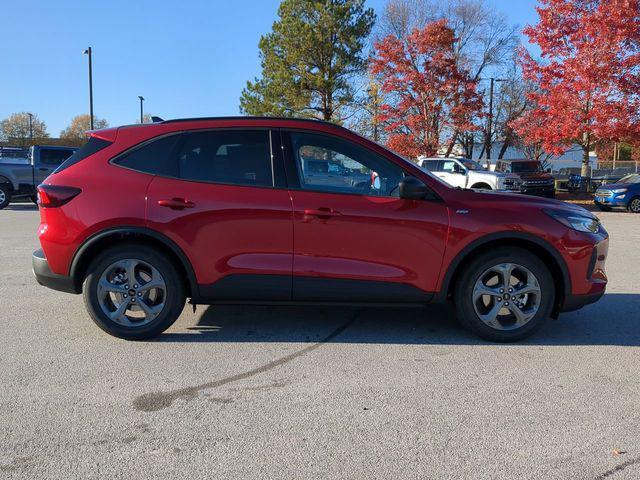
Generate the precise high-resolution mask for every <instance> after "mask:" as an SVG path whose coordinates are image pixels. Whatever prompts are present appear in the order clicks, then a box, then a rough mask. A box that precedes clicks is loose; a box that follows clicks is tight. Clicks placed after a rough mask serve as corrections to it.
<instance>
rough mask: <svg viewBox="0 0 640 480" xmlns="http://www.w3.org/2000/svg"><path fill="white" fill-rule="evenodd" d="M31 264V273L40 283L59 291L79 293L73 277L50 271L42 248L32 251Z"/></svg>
mask: <svg viewBox="0 0 640 480" xmlns="http://www.w3.org/2000/svg"><path fill="white" fill-rule="evenodd" d="M31 264H32V266H33V274H34V275H35V277H36V280H37V281H38V283H39V284H40V285H42V286H44V287H49V288H51V289H53V290H58V291H60V292H66V293H80V291H79V289H78V288H77V287H76V285H75V282H74V281H73V278H71V277H68V276H66V275H58V274H57V273H53V272H52V271H51V268H49V262H47V257H46V256H45V255H44V252H43V251H42V249H40V250H36V251H35V252H33V255H32V256H31Z"/></svg>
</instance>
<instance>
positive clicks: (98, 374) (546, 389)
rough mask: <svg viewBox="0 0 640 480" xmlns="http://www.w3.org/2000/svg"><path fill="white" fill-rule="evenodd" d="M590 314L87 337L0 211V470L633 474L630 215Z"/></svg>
mask: <svg viewBox="0 0 640 480" xmlns="http://www.w3.org/2000/svg"><path fill="white" fill-rule="evenodd" d="M602 218H603V222H604V224H605V226H606V228H607V229H608V230H609V232H610V234H611V248H610V255H609V260H608V274H609V276H610V280H611V281H610V286H609V289H608V293H607V295H606V296H605V297H604V298H603V300H601V301H600V302H599V303H597V304H595V305H592V306H588V307H585V308H584V309H583V310H581V311H578V312H573V313H568V314H564V315H562V316H561V318H560V320H558V321H551V322H549V323H548V324H547V325H546V326H545V328H543V330H542V332H540V333H539V334H538V335H536V336H535V337H534V338H532V339H530V340H528V341H526V342H524V343H520V344H515V345H495V344H489V343H485V342H483V341H480V340H477V339H476V338H475V337H473V336H471V335H469V334H467V333H466V332H465V331H463V330H462V329H461V328H459V327H458V326H457V324H456V323H455V322H454V320H453V316H452V312H451V310H450V309H448V308H445V307H430V308H424V309H414V308H402V309H391V308H369V309H355V308H337V307H305V308H303V307H286V308H285V307H243V306H238V307H230V306H229V307H204V306H200V307H198V308H197V310H196V312H195V313H193V312H192V310H191V309H190V308H185V311H184V313H183V315H182V317H181V318H180V320H179V321H178V322H177V323H176V324H175V325H174V326H173V327H172V328H171V329H170V330H168V332H167V333H165V334H164V335H163V336H162V337H161V338H160V340H158V341H151V342H139V343H132V342H126V341H123V340H118V339H115V338H112V337H110V336H108V335H106V334H105V333H103V332H102V331H101V330H99V329H98V328H97V327H96V326H94V324H93V323H92V322H91V320H90V319H89V317H88V315H87V314H86V313H85V310H84V306H83V303H82V298H81V296H72V295H66V294H62V293H57V292H54V291H51V290H48V289H45V288H42V287H39V286H38V285H37V284H36V282H35V280H34V279H33V277H32V273H31V266H30V262H31V259H30V255H31V252H32V251H33V250H34V249H36V248H37V238H36V235H35V231H36V227H37V223H38V212H37V210H36V209H35V207H33V206H30V205H26V204H23V205H20V204H19V205H13V206H10V207H9V208H8V209H6V210H3V211H0V266H1V269H2V276H1V277H0V278H1V279H0V319H1V320H0V322H1V323H0V329H1V330H0V477H1V478H47V479H48V478H64V479H68V478H83V479H86V478H224V479H230V478H240V479H248V478H274V479H285V478H335V479H343V478H383V479H390V478H394V479H396V478H421V479H422V478H434V479H435V478H438V479H440V478H451V479H458V478H474V479H475V478H492V479H493V478H501V479H502V478H504V479H513V478H536V479H537V478H543V479H555V478H557V479H567V478H588V479H602V478H614V479H622V478H640V403H639V398H640V355H639V353H640V349H639V348H638V347H639V346H640V328H639V324H640V251H639V246H640V216H633V215H631V214H626V213H607V214H602Z"/></svg>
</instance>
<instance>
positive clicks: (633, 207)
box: [627, 196, 640, 213]
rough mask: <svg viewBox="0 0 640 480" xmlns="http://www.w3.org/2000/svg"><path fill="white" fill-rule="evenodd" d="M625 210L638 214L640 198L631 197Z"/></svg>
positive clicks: (639, 211)
mask: <svg viewBox="0 0 640 480" xmlns="http://www.w3.org/2000/svg"><path fill="white" fill-rule="evenodd" d="M627 210H629V211H630V212H631V213H640V196H636V197H633V198H632V199H631V200H629V204H628V205H627Z"/></svg>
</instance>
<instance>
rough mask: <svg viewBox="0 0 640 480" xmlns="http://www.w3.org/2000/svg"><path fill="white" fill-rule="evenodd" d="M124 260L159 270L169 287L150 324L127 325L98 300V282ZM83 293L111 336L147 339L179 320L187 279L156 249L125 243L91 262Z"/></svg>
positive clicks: (97, 320) (101, 325) (92, 316)
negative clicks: (138, 262)
mask: <svg viewBox="0 0 640 480" xmlns="http://www.w3.org/2000/svg"><path fill="white" fill-rule="evenodd" d="M124 259H135V260H139V261H142V262H144V263H146V264H148V265H150V266H152V267H153V268H155V269H156V270H157V271H158V272H159V273H160V275H161V276H162V278H163V279H164V282H165V284H166V296H164V306H163V307H162V310H161V311H160V313H158V314H157V317H155V318H154V319H153V320H152V321H150V323H147V324H146V325H143V326H124V325H121V324H119V323H117V322H115V321H114V320H112V319H111V318H109V316H107V315H106V314H105V312H104V311H103V310H102V307H101V306H100V301H99V299H98V282H99V281H100V277H101V276H102V274H103V273H104V272H105V270H107V269H108V268H109V266H111V265H112V264H114V263H115V262H117V261H119V260H124ZM82 292H83V296H84V303H85V307H86V308H87V311H88V312H89V315H91V318H92V319H93V321H94V322H95V323H96V325H98V327H100V328H101V329H102V330H104V331H105V332H107V333H108V334H110V335H113V336H114V337H118V338H124V339H126V340H144V339H148V338H153V337H156V336H158V335H160V334H161V333H162V332H164V331H165V330H166V329H167V328H169V327H170V326H171V325H173V323H174V322H175V321H176V320H177V319H178V317H179V316H180V313H182V309H183V308H184V305H185V291H184V284H183V279H182V278H180V276H179V274H178V272H177V270H176V268H175V266H174V265H173V264H172V263H171V262H170V261H169V260H168V259H167V258H166V257H165V256H164V255H163V254H162V253H160V252H158V251H157V250H155V249H153V248H149V247H146V246H141V245H136V244H123V245H119V246H116V247H113V248H110V249H109V250H105V251H104V252H102V253H101V254H100V255H98V256H97V257H96V259H95V260H94V261H93V262H92V263H91V265H90V266H89V268H88V270H87V276H86V278H85V280H84V283H83V287H82Z"/></svg>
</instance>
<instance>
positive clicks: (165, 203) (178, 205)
mask: <svg viewBox="0 0 640 480" xmlns="http://www.w3.org/2000/svg"><path fill="white" fill-rule="evenodd" d="M158 205H160V206H161V207H167V208H170V209H171V210H184V209H185V208H193V207H195V206H196V204H195V203H193V202H190V201H189V200H187V199H186V198H172V199H170V200H158Z"/></svg>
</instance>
